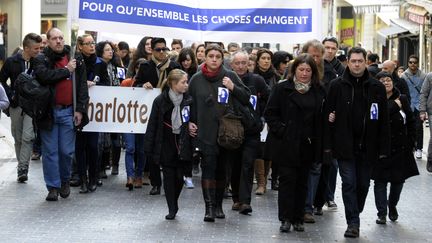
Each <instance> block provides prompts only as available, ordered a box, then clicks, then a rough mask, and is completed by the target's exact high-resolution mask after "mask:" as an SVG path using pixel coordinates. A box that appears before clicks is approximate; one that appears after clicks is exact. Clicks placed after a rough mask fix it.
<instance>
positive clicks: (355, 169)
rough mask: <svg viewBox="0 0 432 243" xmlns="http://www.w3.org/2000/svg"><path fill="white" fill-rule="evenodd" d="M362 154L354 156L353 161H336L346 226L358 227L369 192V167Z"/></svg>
mask: <svg viewBox="0 0 432 243" xmlns="http://www.w3.org/2000/svg"><path fill="white" fill-rule="evenodd" d="M364 157H365V155H364V154H355V155H354V159H353V160H338V162H339V173H340V176H341V178H342V198H343V202H344V206H345V218H346V221H347V224H348V225H355V226H358V227H360V213H361V212H362V211H363V208H364V205H365V202H366V197H367V194H368V191H369V185H370V174H371V166H370V165H369V163H368V162H367V161H365V159H364Z"/></svg>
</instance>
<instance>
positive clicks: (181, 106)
mask: <svg viewBox="0 0 432 243" xmlns="http://www.w3.org/2000/svg"><path fill="white" fill-rule="evenodd" d="M161 89H162V93H161V94H160V95H159V96H158V97H156V99H155V100H154V101H153V107H152V110H151V114H150V119H149V123H148V126H147V131H146V139H145V142H144V150H145V153H146V155H147V157H148V158H150V159H151V160H152V161H153V162H154V163H155V164H158V165H161V166H162V168H163V186H164V191H165V198H166V201H167V204H168V214H167V215H166V216H165V219H167V220H172V219H174V218H175V216H176V214H177V211H178V198H179V196H180V193H181V190H182V188H183V174H184V169H185V168H186V167H188V166H190V165H189V164H190V163H191V159H192V149H191V145H190V137H189V131H188V123H189V117H190V105H191V103H192V99H191V97H190V96H189V95H188V94H187V93H186V92H187V90H188V77H187V73H186V72H184V71H183V70H180V69H174V70H172V71H171V72H170V73H169V74H168V77H167V79H165V81H164V82H163V83H162V86H161Z"/></svg>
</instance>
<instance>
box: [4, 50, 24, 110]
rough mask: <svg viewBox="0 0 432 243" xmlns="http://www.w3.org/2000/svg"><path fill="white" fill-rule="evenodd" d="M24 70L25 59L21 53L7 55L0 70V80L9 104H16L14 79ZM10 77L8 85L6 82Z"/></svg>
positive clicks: (14, 105) (13, 105)
mask: <svg viewBox="0 0 432 243" xmlns="http://www.w3.org/2000/svg"><path fill="white" fill-rule="evenodd" d="M24 70H25V60H24V59H23V57H22V54H21V53H17V54H15V55H13V56H11V57H8V58H7V59H6V61H5V63H4V64H3V67H2V69H1V71H0V82H1V84H2V85H3V87H4V89H5V92H6V95H7V97H8V99H9V102H10V106H11V107H13V108H15V107H17V106H18V100H17V98H18V97H17V95H15V80H16V79H17V77H18V75H19V74H20V73H22V72H24ZM8 79H10V86H9V85H8V84H7V83H6V82H7V81H8Z"/></svg>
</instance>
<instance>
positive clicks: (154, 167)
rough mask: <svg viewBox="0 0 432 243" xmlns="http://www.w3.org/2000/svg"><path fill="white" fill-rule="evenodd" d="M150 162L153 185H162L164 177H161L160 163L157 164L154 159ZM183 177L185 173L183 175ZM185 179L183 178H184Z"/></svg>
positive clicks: (151, 182) (150, 175)
mask: <svg viewBox="0 0 432 243" xmlns="http://www.w3.org/2000/svg"><path fill="white" fill-rule="evenodd" d="M147 164H149V170H150V171H149V172H150V174H149V177H150V184H151V185H152V186H158V187H160V186H162V179H161V170H160V165H159V164H156V163H155V162H153V161H152V160H150V161H148V163H147ZM182 178H183V175H182ZM182 180H183V179H182Z"/></svg>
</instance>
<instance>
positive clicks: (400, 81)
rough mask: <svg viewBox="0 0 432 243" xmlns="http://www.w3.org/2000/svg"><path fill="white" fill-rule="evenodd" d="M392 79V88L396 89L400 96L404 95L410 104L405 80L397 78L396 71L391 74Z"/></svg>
mask: <svg viewBox="0 0 432 243" xmlns="http://www.w3.org/2000/svg"><path fill="white" fill-rule="evenodd" d="M392 79H393V84H394V86H395V87H396V88H398V90H399V91H400V93H401V94H403V95H405V96H406V97H407V98H408V101H409V102H411V95H410V92H409V88H408V84H407V83H406V81H405V79H403V78H399V76H398V74H397V71H394V72H393V73H392Z"/></svg>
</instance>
